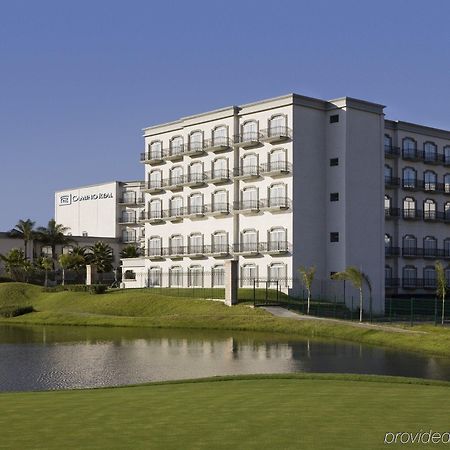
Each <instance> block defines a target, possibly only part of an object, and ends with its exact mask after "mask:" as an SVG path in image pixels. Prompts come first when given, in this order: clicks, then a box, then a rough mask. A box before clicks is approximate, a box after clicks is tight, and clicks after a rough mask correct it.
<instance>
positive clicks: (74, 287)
mask: <svg viewBox="0 0 450 450" xmlns="http://www.w3.org/2000/svg"><path fill="white" fill-rule="evenodd" d="M107 288H108V287H107V286H106V285H105V284H92V285H90V286H87V285H85V284H66V285H64V286H62V285H58V286H53V287H47V288H42V290H43V291H44V292H63V291H71V292H90V293H91V294H104V293H105V292H106V289H107Z"/></svg>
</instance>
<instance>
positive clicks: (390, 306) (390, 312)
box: [389, 297, 392, 322]
mask: <svg viewBox="0 0 450 450" xmlns="http://www.w3.org/2000/svg"><path fill="white" fill-rule="evenodd" d="M389 322H392V297H391V298H390V299H389Z"/></svg>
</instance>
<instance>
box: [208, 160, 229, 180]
mask: <svg viewBox="0 0 450 450" xmlns="http://www.w3.org/2000/svg"><path fill="white" fill-rule="evenodd" d="M228 177H229V175H228V158H217V159H216V160H214V161H213V164H212V178H213V179H217V178H221V179H226V178H228Z"/></svg>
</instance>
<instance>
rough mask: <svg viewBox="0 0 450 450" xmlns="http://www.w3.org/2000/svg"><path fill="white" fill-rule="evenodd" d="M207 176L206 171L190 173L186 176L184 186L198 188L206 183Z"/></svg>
mask: <svg viewBox="0 0 450 450" xmlns="http://www.w3.org/2000/svg"><path fill="white" fill-rule="evenodd" d="M206 181H207V176H206V173H204V172H201V173H189V174H187V175H185V177H184V183H182V184H183V185H184V186H189V187H191V188H198V187H202V186H205V185H206Z"/></svg>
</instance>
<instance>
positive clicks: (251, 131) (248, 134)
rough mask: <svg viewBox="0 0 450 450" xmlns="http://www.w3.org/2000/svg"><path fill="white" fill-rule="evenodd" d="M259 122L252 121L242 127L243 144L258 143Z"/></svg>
mask: <svg viewBox="0 0 450 450" xmlns="http://www.w3.org/2000/svg"><path fill="white" fill-rule="evenodd" d="M258 140H259V135H258V122H257V121H256V120H250V121H248V122H245V123H244V124H243V125H242V142H250V141H258Z"/></svg>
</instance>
